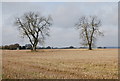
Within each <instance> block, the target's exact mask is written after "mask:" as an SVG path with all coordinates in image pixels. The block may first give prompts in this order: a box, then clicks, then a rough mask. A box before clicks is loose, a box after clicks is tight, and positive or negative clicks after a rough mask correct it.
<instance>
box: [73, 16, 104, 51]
mask: <svg viewBox="0 0 120 81" xmlns="http://www.w3.org/2000/svg"><path fill="white" fill-rule="evenodd" d="M75 26H76V27H77V29H78V30H80V38H81V39H82V40H83V41H82V44H83V45H85V46H88V47H89V50H92V47H93V46H94V45H95V41H96V39H97V37H98V36H103V32H101V31H100V29H99V27H100V26H101V20H99V19H98V18H97V16H89V17H86V16H83V17H81V18H80V19H79V22H78V23H76V24H75Z"/></svg>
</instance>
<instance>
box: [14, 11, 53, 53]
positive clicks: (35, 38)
mask: <svg viewBox="0 0 120 81" xmlns="http://www.w3.org/2000/svg"><path fill="white" fill-rule="evenodd" d="M51 21H52V18H51V17H50V16H49V17H47V18H46V17H44V16H40V14H39V13H35V12H28V13H25V14H24V15H23V16H22V17H20V18H17V19H16V21H15V24H16V25H17V26H18V29H19V30H20V31H21V33H22V35H23V37H27V38H28V39H29V41H30V43H31V45H32V50H34V51H36V46H37V44H38V43H40V44H41V43H43V42H44V40H45V38H46V36H49V30H50V28H49V27H50V26H51V25H52V22H51Z"/></svg>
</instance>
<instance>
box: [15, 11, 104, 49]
mask: <svg viewBox="0 0 120 81" xmlns="http://www.w3.org/2000/svg"><path fill="white" fill-rule="evenodd" d="M52 22H53V19H52V17H51V16H48V17H45V16H41V15H40V13H36V12H27V13H24V15H23V16H21V17H18V18H16V20H15V22H14V23H15V25H16V26H17V27H18V29H19V31H20V33H21V34H22V36H23V37H26V38H28V39H29V42H30V43H31V50H33V51H36V47H37V45H38V43H39V44H41V45H42V44H44V43H45V40H46V37H47V36H50V31H49V30H50V26H51V25H52ZM100 26H101V20H100V19H98V17H97V16H89V17H87V16H83V17H81V18H79V21H78V22H77V23H76V24H75V28H76V29H77V30H78V31H79V32H80V39H82V43H81V44H82V45H84V46H88V49H89V50H92V47H93V46H95V42H96V39H97V38H98V36H103V32H101V31H100V30H99V27H100Z"/></svg>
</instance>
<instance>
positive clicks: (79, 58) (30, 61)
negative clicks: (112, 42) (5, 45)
mask: <svg viewBox="0 0 120 81" xmlns="http://www.w3.org/2000/svg"><path fill="white" fill-rule="evenodd" d="M2 64H3V65H2V71H3V73H2V78H3V79H117V78H118V50H117V49H95V50H92V51H90V50H85V49H46V50H45V49H42V50H38V52H31V51H30V50H3V52H2Z"/></svg>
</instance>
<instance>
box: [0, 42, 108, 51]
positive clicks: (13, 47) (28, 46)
mask: <svg viewBox="0 0 120 81" xmlns="http://www.w3.org/2000/svg"><path fill="white" fill-rule="evenodd" d="M87 48H88V47H74V46H68V47H51V46H47V47H37V48H36V49H87ZM96 48H97V49H106V48H107V47H96ZM0 49H6V50H25V49H32V45H31V44H25V45H24V46H20V45H19V44H18V43H16V44H11V45H5V46H0Z"/></svg>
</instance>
